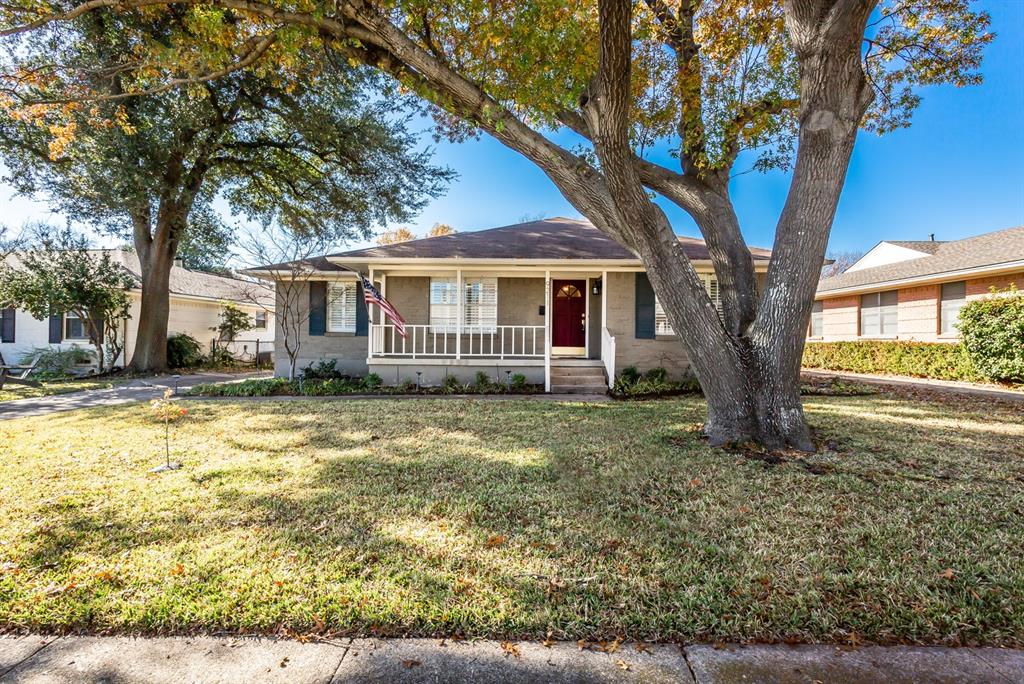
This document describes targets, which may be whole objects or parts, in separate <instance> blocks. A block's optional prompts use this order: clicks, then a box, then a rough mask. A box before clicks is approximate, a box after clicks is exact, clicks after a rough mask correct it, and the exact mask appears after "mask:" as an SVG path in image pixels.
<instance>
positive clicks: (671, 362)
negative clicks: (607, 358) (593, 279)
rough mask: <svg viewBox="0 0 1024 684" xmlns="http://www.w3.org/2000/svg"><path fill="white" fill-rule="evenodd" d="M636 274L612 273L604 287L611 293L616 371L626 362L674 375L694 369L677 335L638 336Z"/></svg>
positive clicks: (610, 323)
mask: <svg viewBox="0 0 1024 684" xmlns="http://www.w3.org/2000/svg"><path fill="white" fill-rule="evenodd" d="M635 278H636V274H634V273H609V274H608V282H607V283H605V284H604V287H605V288H606V290H607V293H608V332H610V333H611V334H612V335H613V336H614V337H615V370H616V373H618V372H619V371H621V370H622V369H623V368H625V367H626V366H636V367H637V368H638V369H640V370H641V371H646V370H650V369H651V368H656V367H661V368H664V369H665V370H667V371H668V372H669V375H671V376H672V377H674V378H679V377H683V376H685V375H688V374H689V373H690V360H689V358H688V357H687V355H686V350H685V349H683V345H682V344H681V343H680V342H679V340H678V339H677V338H676V337H659V338H657V339H654V340H638V339H636V328H635V324H636V307H635V300H636V281H635Z"/></svg>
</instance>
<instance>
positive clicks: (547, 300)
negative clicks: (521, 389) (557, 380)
mask: <svg viewBox="0 0 1024 684" xmlns="http://www.w3.org/2000/svg"><path fill="white" fill-rule="evenodd" d="M544 391H545V392H550V391H551V271H544Z"/></svg>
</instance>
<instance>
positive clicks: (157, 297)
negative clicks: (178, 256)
mask: <svg viewBox="0 0 1024 684" xmlns="http://www.w3.org/2000/svg"><path fill="white" fill-rule="evenodd" d="M134 223H135V251H136V253H137V254H138V256H139V269H140V271H141V273H140V276H141V278H142V302H141V306H140V309H139V325H138V332H137V334H136V338H135V350H134V351H133V353H132V361H131V365H130V369H131V370H132V371H135V372H137V373H161V372H164V371H166V370H167V319H168V317H169V316H170V311H171V303H170V277H171V268H172V267H173V265H174V257H175V253H176V251H177V242H176V241H175V240H173V239H170V236H171V234H172V232H173V231H172V230H171V229H170V225H169V224H170V223H171V221H170V220H169V219H168V218H167V217H161V218H160V219H158V225H157V228H156V230H155V231H154V232H153V233H152V234H151V233H150V229H149V221H148V217H144V216H140V217H136V218H135V219H134Z"/></svg>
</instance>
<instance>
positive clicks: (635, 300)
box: [250, 218, 770, 391]
mask: <svg viewBox="0 0 1024 684" xmlns="http://www.w3.org/2000/svg"><path fill="white" fill-rule="evenodd" d="M679 240H680V243H681V244H682V246H683V249H685V250H686V253H687V255H688V256H689V258H690V259H691V261H692V262H693V264H694V267H695V268H696V269H697V271H698V273H699V274H700V275H701V277H702V278H703V279H704V282H705V284H706V287H707V288H708V291H709V293H710V294H711V296H712V299H716V298H717V295H718V284H717V281H716V280H715V277H714V269H713V268H712V265H711V261H710V257H709V255H708V251H707V247H706V246H705V245H704V242H703V241H702V240H697V239H694V238H686V237H681V238H679ZM751 254H752V256H753V260H754V265H755V269H756V271H757V273H758V274H759V275H760V277H762V278H763V276H764V273H765V272H766V271H767V269H768V260H769V256H770V253H769V252H768V251H767V250H763V249H757V248H753V249H751ZM310 263H312V264H314V266H315V272H314V273H313V274H312V275H311V276H309V279H308V282H305V283H304V284H303V287H306V288H307V289H308V300H307V299H306V297H305V296H304V293H303V295H302V296H300V299H301V300H302V301H303V302H305V301H308V302H309V307H310V308H309V310H308V311H309V317H308V326H303V329H302V332H301V335H300V348H299V360H298V368H300V369H301V368H302V367H304V366H307V365H309V364H310V363H312V362H316V361H319V360H321V359H333V360H335V361H336V362H337V366H338V368H340V369H343V370H344V371H345V372H348V373H350V374H352V375H365V374H366V373H371V372H372V373H376V374H378V375H379V376H380V377H381V378H382V379H383V380H384V382H386V383H389V384H398V383H401V382H404V381H413V382H415V381H417V380H419V382H421V383H422V384H424V385H435V384H439V383H441V382H443V381H444V379H445V378H446V377H448V376H450V375H455V376H457V377H458V378H459V379H460V380H461V381H463V382H468V381H471V380H472V379H473V378H474V377H475V375H476V373H477V372H481V371H482V372H484V373H487V374H488V375H489V376H490V377H491V378H493V379H494V380H496V381H499V382H504V381H505V380H506V379H507V378H508V377H509V374H510V373H522V374H523V375H525V376H526V377H527V380H528V382H531V383H536V384H544V385H545V387H546V388H547V389H548V390H552V391H571V390H573V389H590V390H593V389H599V388H604V387H605V386H606V383H612V382H613V381H614V378H615V375H616V369H619V370H621V369H622V368H623V367H625V366H636V367H638V368H639V369H640V370H648V369H651V368H655V367H661V368H665V369H666V370H667V371H668V372H669V374H670V375H673V376H683V375H685V374H687V373H688V371H689V362H688V360H687V357H686V353H685V351H684V350H683V347H682V345H681V344H679V341H678V340H677V339H676V336H675V333H674V332H673V331H672V329H671V327H670V326H669V324H668V321H667V320H666V318H665V315H664V313H663V312H662V311H661V307H660V306H659V304H658V301H657V298H656V297H655V296H654V291H653V290H652V289H651V285H650V282H649V281H648V279H647V276H646V274H645V273H644V268H643V265H642V264H641V263H640V260H639V259H638V258H637V257H636V255H634V254H633V253H632V252H630V251H629V250H627V249H625V248H623V247H622V246H621V245H619V244H618V243H616V242H615V241H614V240H612V239H610V238H609V237H607V236H605V235H604V234H603V233H601V232H600V231H599V230H597V228H595V227H594V226H593V225H592V224H590V223H589V222H587V221H584V220H578V219H568V218H551V219H545V220H541V221H531V222H528V223H521V224H516V225H511V226H503V227H499V228H492V229H489V230H480V231H474V232H466V233H455V234H452V235H445V236H440V237H432V238H425V239H422V240H412V241H409V242H403V243H398V244H392V245H384V246H379V247H371V248H368V249H357V250H354V251H349V252H343V253H341V254H331V255H327V256H323V257H317V258H315V259H312V260H310ZM285 266H286V265H283V264H278V265H268V266H262V267H260V268H257V269H253V270H252V271H250V272H251V273H253V274H255V275H258V276H260V277H262V278H266V279H270V280H273V279H275V277H277V278H280V277H281V276H282V273H283V272H284V271H283V268H284V267H285ZM348 269H354V270H355V271H358V272H359V273H362V274H363V275H366V276H367V277H368V278H369V279H370V280H371V282H373V283H374V285H375V286H376V287H377V288H378V289H379V290H380V292H381V293H382V294H383V296H384V297H386V298H387V299H388V301H389V302H391V304H392V305H394V307H395V308H396V309H397V310H398V312H399V313H400V314H401V315H402V317H403V318H404V319H405V321H406V324H407V325H406V330H407V337H406V338H405V339H403V338H402V337H401V336H400V335H398V334H397V333H396V331H395V328H394V326H393V325H391V324H390V323H389V322H387V321H386V320H385V319H384V318H382V314H381V311H380V310H379V309H378V307H372V310H371V311H370V313H369V314H368V312H367V307H365V306H364V305H363V298H362V288H361V286H360V284H359V282H358V280H357V277H356V274H355V273H353V272H352V271H349V270H348ZM278 310H279V312H280V315H279V318H280V317H281V316H283V315H285V314H284V313H283V312H282V298H281V295H280V293H279V295H278ZM370 316H372V319H371V318H370ZM281 335H282V333H281V331H280V330H279V331H278V339H279V340H281V339H282V338H281ZM276 358H277V363H276V369H277V373H278V374H279V375H286V374H287V371H288V358H287V355H286V354H285V352H284V350H283V344H278V345H277V352H276Z"/></svg>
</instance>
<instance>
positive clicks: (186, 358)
mask: <svg viewBox="0 0 1024 684" xmlns="http://www.w3.org/2000/svg"><path fill="white" fill-rule="evenodd" d="M204 360H205V358H204V356H203V345H201V344H199V340H197V339H196V338H194V337H192V336H191V335H188V334H186V333H178V334H177V335H171V336H170V337H168V338H167V365H168V366H170V367H171V368H195V367H197V366H201V365H202V364H203V361H204Z"/></svg>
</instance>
